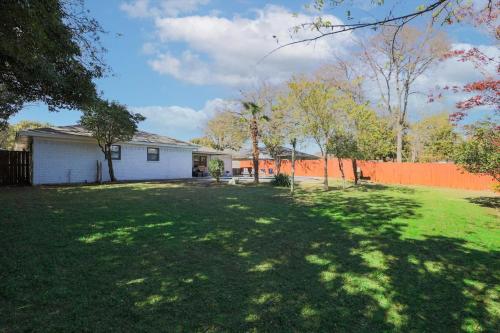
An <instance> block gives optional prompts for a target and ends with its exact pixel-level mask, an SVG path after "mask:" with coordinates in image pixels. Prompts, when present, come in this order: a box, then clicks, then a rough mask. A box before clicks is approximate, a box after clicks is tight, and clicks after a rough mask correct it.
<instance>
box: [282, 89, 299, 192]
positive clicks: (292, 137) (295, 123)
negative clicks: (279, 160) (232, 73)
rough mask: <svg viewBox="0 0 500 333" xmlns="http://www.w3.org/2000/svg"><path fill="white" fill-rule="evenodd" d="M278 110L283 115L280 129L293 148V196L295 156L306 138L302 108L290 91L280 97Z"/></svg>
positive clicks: (291, 178) (291, 176) (293, 187)
mask: <svg viewBox="0 0 500 333" xmlns="http://www.w3.org/2000/svg"><path fill="white" fill-rule="evenodd" d="M276 109H277V110H279V112H280V114H281V117H280V118H281V120H282V123H281V124H280V128H281V131H282V135H284V138H283V141H284V142H286V143H288V144H289V145H290V146H291V147H292V152H291V155H292V156H291V161H290V162H291V174H290V193H291V194H292V195H293V193H294V191H295V154H296V151H297V144H298V143H299V142H300V141H302V140H303V139H304V137H305V131H304V128H303V127H302V125H303V122H302V119H301V115H300V108H299V107H298V105H297V103H296V95H295V94H294V92H293V91H291V90H290V89H289V90H288V91H287V92H283V93H282V94H280V95H279V96H278V104H277V106H276Z"/></svg>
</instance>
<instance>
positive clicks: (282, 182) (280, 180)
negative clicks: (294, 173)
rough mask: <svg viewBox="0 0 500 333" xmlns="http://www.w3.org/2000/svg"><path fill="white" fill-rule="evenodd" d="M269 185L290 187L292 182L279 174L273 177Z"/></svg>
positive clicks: (286, 176) (284, 175)
mask: <svg viewBox="0 0 500 333" xmlns="http://www.w3.org/2000/svg"><path fill="white" fill-rule="evenodd" d="M271 185H273V186H282V187H290V186H291V185H292V181H291V180H290V176H288V175H286V174H284V173H280V174H277V175H275V176H274V179H273V180H271Z"/></svg>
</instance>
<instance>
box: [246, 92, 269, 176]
mask: <svg viewBox="0 0 500 333" xmlns="http://www.w3.org/2000/svg"><path fill="white" fill-rule="evenodd" d="M242 104H243V108H244V109H245V113H246V114H247V117H242V118H243V119H245V120H246V121H247V123H248V128H249V130H250V137H251V139H252V160H253V170H254V172H253V179H254V183H256V184H258V183H259V120H261V119H263V120H267V117H266V116H265V115H263V114H262V107H260V106H259V105H257V104H256V103H254V102H242Z"/></svg>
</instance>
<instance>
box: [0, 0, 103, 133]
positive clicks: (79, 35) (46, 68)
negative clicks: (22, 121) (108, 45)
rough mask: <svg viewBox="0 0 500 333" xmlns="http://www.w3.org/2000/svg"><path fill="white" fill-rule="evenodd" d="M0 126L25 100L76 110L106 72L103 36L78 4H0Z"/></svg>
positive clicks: (67, 0) (54, 0)
mask: <svg viewBox="0 0 500 333" xmlns="http://www.w3.org/2000/svg"><path fill="white" fill-rule="evenodd" d="M0 13H1V14H2V15H1V16H2V20H1V23H0V125H5V124H6V121H7V120H8V118H9V117H10V116H11V115H12V114H14V113H16V112H18V111H19V110H20V108H21V107H22V106H23V105H24V104H25V103H29V102H36V101H42V102H44V103H46V104H47V105H48V107H49V110H51V111H52V110H56V109H58V108H70V109H75V108H80V107H82V106H84V105H85V104H87V103H90V102H91V101H92V100H93V99H94V98H95V97H96V95H97V94H96V88H95V85H94V83H93V82H92V80H93V79H94V78H99V77H101V76H102V75H103V73H104V72H105V70H106V65H105V64H104V62H103V60H102V54H103V52H104V49H103V48H102V47H101V45H100V43H99V39H100V34H101V33H102V32H103V31H102V28H101V26H100V25H99V23H98V22H97V21H96V20H95V19H93V18H91V17H89V16H88V11H87V10H85V8H84V7H83V1H79V0H74V1H72V0H39V1H0Z"/></svg>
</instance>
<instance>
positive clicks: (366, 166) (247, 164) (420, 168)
mask: <svg viewBox="0 0 500 333" xmlns="http://www.w3.org/2000/svg"><path fill="white" fill-rule="evenodd" d="M323 163H324V162H323V161H322V160H301V161H297V162H296V164H295V175H297V176H310V177H322V176H323V165H324V164H323ZM343 164H344V171H345V175H346V177H347V178H348V179H354V174H353V168H352V163H351V160H344V161H343ZM357 165H358V167H359V168H360V169H361V172H362V177H363V179H367V180H370V181H372V182H375V183H382V184H403V185H428V186H439V187H451V188H460V189H467V190H491V189H492V188H493V185H494V184H495V183H496V181H495V179H493V178H492V177H490V176H487V175H477V174H471V173H468V172H466V171H463V170H462V169H460V168H459V167H458V166H457V165H455V164H452V163H394V162H369V161H358V163H357ZM240 167H241V168H251V167H252V161H241V163H240ZM259 169H265V170H266V173H269V169H273V170H274V172H276V168H275V166H274V162H273V161H260V162H259ZM290 170H291V163H290V161H283V162H282V164H281V172H282V173H286V174H290ZM328 176H329V177H332V178H340V177H341V173H340V169H339V166H338V161H337V159H330V160H328Z"/></svg>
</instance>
